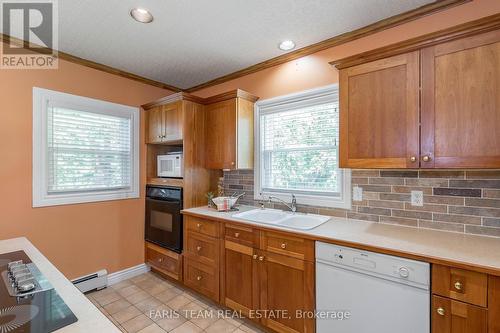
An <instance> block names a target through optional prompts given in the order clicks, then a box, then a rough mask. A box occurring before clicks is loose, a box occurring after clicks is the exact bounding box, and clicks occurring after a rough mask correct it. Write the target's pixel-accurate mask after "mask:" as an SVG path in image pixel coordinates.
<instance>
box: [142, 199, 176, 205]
mask: <svg viewBox="0 0 500 333" xmlns="http://www.w3.org/2000/svg"><path fill="white" fill-rule="evenodd" d="M146 201H151V202H157V203H166V204H178V205H180V204H181V203H182V201H181V200H177V199H167V200H164V199H154V198H146Z"/></svg>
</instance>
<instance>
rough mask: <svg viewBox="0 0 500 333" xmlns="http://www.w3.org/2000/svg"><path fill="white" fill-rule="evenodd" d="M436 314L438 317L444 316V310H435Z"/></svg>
mask: <svg viewBox="0 0 500 333" xmlns="http://www.w3.org/2000/svg"><path fill="white" fill-rule="evenodd" d="M436 312H437V313H438V315H440V316H444V314H445V312H444V309H443V308H442V307H439V308H437V310H436Z"/></svg>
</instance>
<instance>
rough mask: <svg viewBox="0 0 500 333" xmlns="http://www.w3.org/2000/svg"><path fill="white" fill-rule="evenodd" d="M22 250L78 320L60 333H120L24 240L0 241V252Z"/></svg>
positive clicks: (60, 330)
mask: <svg viewBox="0 0 500 333" xmlns="http://www.w3.org/2000/svg"><path fill="white" fill-rule="evenodd" d="M19 250H23V251H24V252H26V254H27V255H28V257H30V259H31V260H32V261H33V263H35V265H37V267H38V269H39V270H40V271H41V272H42V274H43V275H44V276H45V277H46V278H47V280H49V282H50V283H51V284H52V286H54V288H55V290H56V291H57V293H58V294H59V296H61V298H62V299H63V300H64V302H65V303H66V304H67V305H68V306H69V308H70V309H71V311H73V313H74V314H75V316H76V317H77V318H78V321H77V322H76V323H73V324H71V325H68V326H65V327H63V328H61V329H59V330H57V332H61V333H88V332H100V333H101V332H102V333H108V332H110V333H112V332H117V333H118V332H120V330H119V329H118V328H117V327H116V326H115V325H113V323H112V322H111V321H109V320H108V319H107V318H106V316H105V315H104V314H102V312H101V311H99V310H98V309H97V308H96V307H95V306H94V304H92V303H91V302H90V301H89V300H88V299H87V298H86V297H85V295H83V294H82V293H81V292H80V291H79V290H78V289H77V288H76V287H75V286H74V285H73V284H72V283H71V282H70V281H69V280H68V279H66V277H64V275H63V274H62V273H61V272H59V270H57V268H56V267H55V266H54V265H52V263H51V262H50V261H49V260H48V259H47V258H45V257H44V256H43V254H42V253H41V252H40V251H38V249H37V248H36V247H35V246H33V244H31V242H30V241H29V240H28V239H26V238H24V237H21V238H13V239H7V240H0V253H7V252H13V251H19Z"/></svg>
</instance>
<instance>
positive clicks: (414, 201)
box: [411, 191, 424, 207]
mask: <svg viewBox="0 0 500 333" xmlns="http://www.w3.org/2000/svg"><path fill="white" fill-rule="evenodd" d="M411 205H412V206H420V207H422V206H423V205H424V192H422V191H411Z"/></svg>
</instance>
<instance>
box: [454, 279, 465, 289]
mask: <svg viewBox="0 0 500 333" xmlns="http://www.w3.org/2000/svg"><path fill="white" fill-rule="evenodd" d="M454 286H455V289H456V290H462V288H463V285H462V283H461V282H460V281H457V282H455V284H454Z"/></svg>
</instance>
